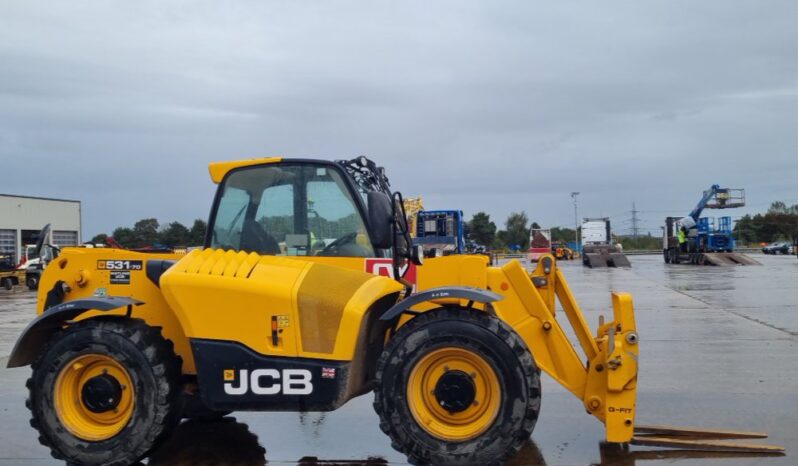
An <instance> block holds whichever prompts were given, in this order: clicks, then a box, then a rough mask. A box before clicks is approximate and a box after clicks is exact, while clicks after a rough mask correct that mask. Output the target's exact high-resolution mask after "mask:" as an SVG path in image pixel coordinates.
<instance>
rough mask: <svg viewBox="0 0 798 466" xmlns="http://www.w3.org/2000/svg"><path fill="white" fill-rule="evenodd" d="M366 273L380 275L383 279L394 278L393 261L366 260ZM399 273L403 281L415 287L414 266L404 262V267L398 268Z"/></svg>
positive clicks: (380, 259) (382, 259)
mask: <svg viewBox="0 0 798 466" xmlns="http://www.w3.org/2000/svg"><path fill="white" fill-rule="evenodd" d="M366 273H372V274H374V275H380V276H383V277H390V278H396V277H394V276H393V259H385V258H381V257H380V258H367V259H366ZM399 273H400V274H401V275H402V278H403V279H405V281H407V282H410V283H412V284H413V287H414V288H415V286H416V264H414V263H412V262H406V263H405V265H403V266H402V267H400V268H399Z"/></svg>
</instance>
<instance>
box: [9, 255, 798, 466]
mask: <svg viewBox="0 0 798 466" xmlns="http://www.w3.org/2000/svg"><path fill="white" fill-rule="evenodd" d="M757 259H759V260H761V262H762V263H763V266H761V267H723V268H722V267H696V266H689V265H681V266H666V265H665V264H663V263H662V259H661V258H660V257H656V256H636V257H632V258H631V260H632V266H633V267H632V268H631V269H586V268H583V267H581V265H580V264H579V263H578V262H573V263H563V264H562V267H563V269H564V273H565V275H566V278H567V279H568V281H569V284H570V285H571V288H572V291H573V293H574V295H575V296H576V298H577V301H578V303H579V304H580V306H581V308H582V311H583V312H584V314H585V316H586V318H587V321H588V322H589V323H590V324H591V326H593V327H595V325H596V322H597V321H598V316H599V315H600V314H605V315H606V314H609V313H610V312H611V311H610V308H611V304H610V295H609V291H611V290H621V291H629V292H631V293H632V295H633V296H634V301H635V308H636V310H637V319H638V329H639V332H640V337H641V353H640V379H639V382H638V385H639V388H638V395H639V399H638V405H637V408H638V416H637V417H638V422H639V423H641V424H643V423H653V424H657V423H668V424H674V425H685V426H695V427H705V428H725V429H736V430H762V431H767V432H769V433H770V434H771V438H770V439H767V442H766V443H771V444H775V445H782V446H785V447H787V455H786V456H776V457H766V456H760V455H748V456H746V455H740V454H732V453H729V454H717V453H716V454H705V453H696V452H689V451H663V450H655V449H650V448H642V447H634V446H633V447H631V449H629V450H628V451H627V450H624V449H619V448H617V447H616V446H613V445H604V444H601V443H600V442H601V440H602V438H603V434H604V432H603V427H602V426H601V424H600V423H599V422H598V421H596V420H595V419H593V418H592V417H590V416H588V415H586V414H585V411H584V408H583V407H582V405H581V403H580V402H579V401H578V400H576V399H575V398H574V397H573V396H572V395H571V394H570V393H569V392H567V391H566V390H565V389H564V388H562V387H561V386H560V385H558V384H557V383H556V382H555V381H553V380H552V379H551V378H548V377H545V376H544V377H543V380H542V383H543V401H542V410H541V415H540V419H539V420H538V424H537V426H536V428H535V432H534V434H533V437H532V439H530V440H529V441H528V442H527V443H526V444H525V445H524V446H523V448H522V449H521V451H520V452H519V453H518V454H517V455H516V456H515V457H514V458H512V459H511V460H510V461H509V462H508V465H511V466H531V465H538V464H547V465H585V466H587V465H599V464H600V465H616V466H618V465H624V466H625V465H636V464H637V465H641V464H645V465H657V464H664V463H667V464H670V463H677V464H679V465H684V464H690V465H692V464H708V463H711V464H722V465H724V466H732V465H739V464H746V465H747V464H765V465H791V464H796V463H798V461H796V460H795V459H794V455H795V453H794V452H796V451H798V424H797V423H796V420H797V419H798V357H796V355H797V354H798V309H797V308H796V303H798V286H796V284H798V261H796V260H795V257H787V256H776V257H767V256H765V257H763V256H757ZM35 302H36V298H35V295H34V294H33V293H28V292H23V291H17V292H14V293H10V294H9V293H5V292H0V363H2V365H3V366H4V365H5V359H6V358H7V356H8V354H9V352H10V350H11V347H12V346H13V343H14V341H15V339H16V336H17V335H18V334H19V332H20V331H21V330H22V329H23V328H24V326H25V325H26V324H27V323H28V322H29V321H30V319H31V317H32V316H33V313H34V308H35ZM28 374H29V369H28V368H20V369H11V370H9V369H1V370H0V416H1V417H0V419H2V422H0V466H12V465H13V466H33V465H36V466H49V465H59V464H61V465H63V463H61V462H58V461H55V460H53V459H52V458H50V456H49V452H48V451H47V450H46V449H45V448H43V447H41V446H40V445H38V443H37V440H36V435H35V432H34V431H33V430H32V429H31V428H30V427H29V426H28V418H29V415H28V412H27V410H26V409H25V408H24V402H25V397H26V391H25V379H26V378H27V376H28ZM371 402H372V397H371V395H365V396H362V397H359V398H356V399H354V400H352V401H350V402H349V403H347V404H346V405H345V406H343V407H342V408H341V409H339V410H337V411H334V412H331V413H248V412H247V413H234V414H233V415H232V416H231V417H230V418H227V419H225V420H222V421H216V422H198V421H192V422H186V423H183V424H181V425H180V426H179V427H178V428H177V430H176V431H175V433H174V435H173V436H172V437H171V438H170V439H169V440H168V441H167V442H166V443H165V444H164V445H163V446H162V447H161V448H159V449H158V450H157V451H156V452H154V453H153V455H152V457H151V458H150V459H149V460H147V461H144V462H143V463H142V464H148V465H153V466H164V465H228V464H229V465H236V466H250V465H264V464H269V465H297V464H299V465H382V464H406V461H407V460H406V458H405V457H404V456H403V455H401V454H399V453H397V452H396V451H394V450H393V449H392V448H391V446H390V441H389V440H388V438H387V437H386V436H385V435H383V434H382V432H381V431H380V429H379V425H378V420H377V416H376V415H375V414H374V412H373V410H372V407H371Z"/></svg>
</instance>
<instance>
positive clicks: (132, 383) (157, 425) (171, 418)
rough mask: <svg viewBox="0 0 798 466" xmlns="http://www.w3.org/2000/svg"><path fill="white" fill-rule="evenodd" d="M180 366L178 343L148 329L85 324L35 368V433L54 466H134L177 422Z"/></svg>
mask: <svg viewBox="0 0 798 466" xmlns="http://www.w3.org/2000/svg"><path fill="white" fill-rule="evenodd" d="M180 366H181V361H180V358H179V357H177V356H176V355H175V354H174V352H173V349H172V343H171V342H169V341H168V340H166V339H164V338H163V337H162V336H161V333H160V331H159V329H157V328H154V327H150V326H148V325H147V324H145V323H144V322H142V321H139V320H123V319H103V318H98V319H92V320H86V321H82V322H79V323H77V324H74V325H72V326H70V327H68V328H67V329H66V330H64V331H62V332H59V333H58V334H56V335H55V336H54V337H53V339H52V340H51V343H50V344H49V345H48V346H47V347H46V348H45V349H44V350H43V351H42V353H41V354H40V356H39V358H38V359H37V360H36V362H35V363H34V364H33V376H32V377H31V378H30V379H29V380H28V389H29V390H30V398H29V399H28V402H27V405H28V408H29V409H30V410H31V413H32V415H33V419H32V420H31V425H32V426H33V427H34V428H36V429H37V430H38V431H39V434H40V436H39V441H40V442H41V443H42V444H43V445H45V446H47V447H49V448H50V449H51V451H52V454H53V456H54V457H55V458H58V459H63V460H66V461H67V462H74V463H77V464H81V465H114V466H115V465H127V464H131V463H133V462H135V461H136V460H138V459H140V458H141V457H143V456H144V455H146V454H147V452H149V451H150V450H151V449H152V448H153V447H155V446H156V445H157V444H158V442H160V440H162V439H163V438H164V437H165V436H166V435H167V434H168V433H169V432H170V431H171V429H172V427H173V426H174V425H175V423H176V422H177V421H178V420H179V414H180V411H179V409H180V403H179V401H180V386H181V384H180V379H181V367H180Z"/></svg>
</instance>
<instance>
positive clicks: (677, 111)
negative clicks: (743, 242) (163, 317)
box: [0, 0, 798, 239]
mask: <svg viewBox="0 0 798 466" xmlns="http://www.w3.org/2000/svg"><path fill="white" fill-rule="evenodd" d="M796 24H798V2H795V1H794V0H785V1H763V0H755V1H730V0H718V1H698V2H697V1H694V0H692V1H674V0H664V1H628V2H609V1H602V2H588V1H584V2H574V1H556V2H555V1H550V2H532V1H516V2H507V1H481V2H467V1H462V0H458V1H450V2H442V1H434V2H433V1H423V2H410V1H391V2H381V1H359V2H338V1H325V2H304V1H280V2H276V1H275V2H269V1H260V0H258V1H236V2H224V1H170V2H163V1H135V2H131V1H95V2H84V1H78V0H75V1H70V2H44V1H12V0H0V162H2V163H1V164H0V172H1V173H2V176H0V192H2V193H9V194H24V195H34V196H52V197H64V198H70V199H80V200H81V201H83V223H84V238H85V239H87V238H90V237H91V236H92V235H94V234H95V233H98V232H110V231H111V230H113V228H115V227H117V226H120V225H132V223H133V222H135V221H136V220H138V219H140V218H143V217H153V216H154V217H157V218H158V219H159V220H161V222H168V221H172V220H179V221H181V222H184V223H190V222H191V221H192V220H193V219H194V218H205V217H207V214H208V210H209V207H210V202H211V199H212V196H213V191H214V188H215V186H214V185H213V184H212V183H211V182H210V179H209V177H208V175H207V163H208V162H210V161H214V160H231V159H238V158H250V157H256V156H269V155H283V156H287V157H318V158H330V159H339V158H349V157H353V156H356V155H359V154H366V155H368V156H370V157H371V158H373V159H374V160H376V161H377V162H378V163H380V164H383V165H384V166H385V167H386V169H387V171H388V173H389V176H390V178H391V181H392V184H393V186H394V187H395V188H398V189H400V190H401V191H403V192H404V193H405V195H406V196H418V195H421V196H423V197H424V200H425V205H426V207H427V208H435V209H438V208H462V209H463V210H464V211H465V212H466V214H467V216H468V217H470V216H471V215H472V214H473V213H475V212H477V211H480V210H484V211H487V212H488V213H490V214H491V217H492V218H493V219H494V220H496V221H497V224H502V223H503V221H504V219H505V218H506V216H507V214H508V213H510V212H511V211H520V210H525V211H526V212H527V213H528V214H529V216H530V218H531V219H533V220H535V221H537V222H539V223H541V224H542V225H545V226H557V225H564V226H572V225H573V222H574V221H573V215H574V212H573V204H572V202H571V197H570V193H571V191H579V192H581V195H580V196H579V216H580V217H583V216H600V215H612V216H613V221H614V223H615V229H616V230H620V232H623V230H624V229H626V228H629V226H630V225H629V223H628V219H629V218H630V214H629V213H628V211H629V210H631V206H632V202H633V201H634V202H636V205H637V208H638V209H639V210H641V211H644V212H643V214H642V215H641V218H642V222H641V226H642V227H645V228H648V229H651V230H652V231H659V225H660V224H661V222H662V217H664V216H665V215H666V214H667V213H668V212H670V213H672V214H673V215H679V214H686V213H688V212H689V211H690V209H691V208H692V207H693V205H694V204H695V203H696V201H697V200H698V197H699V196H700V194H701V191H702V190H703V189H705V188H707V187H708V186H709V185H711V184H713V183H719V184H721V185H724V186H728V187H741V188H746V190H747V195H748V202H749V207H748V208H747V209H746V210H742V209H740V210H736V211H730V212H729V213H730V214H731V215H733V216H739V215H742V214H743V213H744V212H745V211H759V210H764V209H766V208H767V206H768V205H769V204H770V202H771V201H773V200H784V201H787V202H792V203H798V189H797V188H796V183H795V180H796V178H798V157H796V155H795V149H796V147H798V124H797V123H798V26H796ZM666 211H667V212H666Z"/></svg>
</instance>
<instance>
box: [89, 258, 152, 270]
mask: <svg viewBox="0 0 798 466" xmlns="http://www.w3.org/2000/svg"><path fill="white" fill-rule="evenodd" d="M143 268H144V266H143V262H142V261H120V260H112V259H108V260H99V261H97V270H142V269H143Z"/></svg>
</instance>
